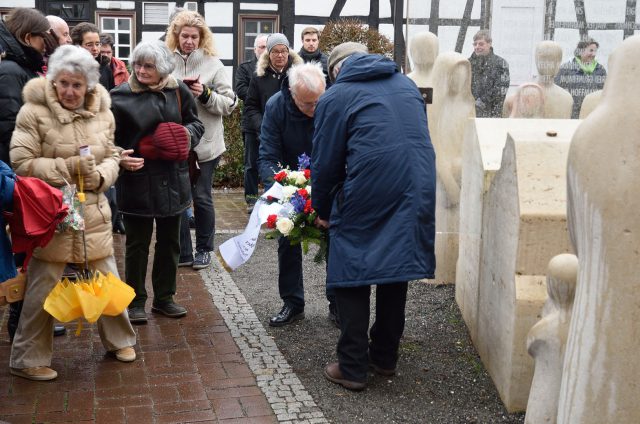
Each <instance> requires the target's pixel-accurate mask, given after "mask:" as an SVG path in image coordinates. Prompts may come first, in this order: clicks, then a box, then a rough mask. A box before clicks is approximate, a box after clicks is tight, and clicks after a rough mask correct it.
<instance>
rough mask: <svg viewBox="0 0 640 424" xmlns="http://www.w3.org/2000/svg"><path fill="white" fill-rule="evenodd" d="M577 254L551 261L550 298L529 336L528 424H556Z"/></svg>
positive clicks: (573, 292)
mask: <svg viewBox="0 0 640 424" xmlns="http://www.w3.org/2000/svg"><path fill="white" fill-rule="evenodd" d="M577 274H578V258H577V257H576V256H575V255H572V254H568V253H565V254H562V255H557V256H555V257H554V258H553V259H551V261H549V267H548V271H547V294H548V296H549V297H548V298H547V301H546V302H545V305H544V311H543V317H542V319H541V320H540V321H538V323H537V324H536V325H534V326H533V327H532V328H531V331H529V335H528V336H527V352H529V355H531V356H532V357H533V359H534V361H535V371H534V373H533V382H532V383H531V391H530V392H529V402H528V403H527V414H526V416H525V420H524V422H525V424H540V423H548V424H555V422H556V415H557V414H558V396H559V394H560V382H561V380H562V363H563V359H564V350H565V345H566V343H567V334H568V333H569V323H570V322H571V311H572V309H573V297H574V294H575V289H576V278H577Z"/></svg>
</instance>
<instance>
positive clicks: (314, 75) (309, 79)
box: [287, 61, 327, 93]
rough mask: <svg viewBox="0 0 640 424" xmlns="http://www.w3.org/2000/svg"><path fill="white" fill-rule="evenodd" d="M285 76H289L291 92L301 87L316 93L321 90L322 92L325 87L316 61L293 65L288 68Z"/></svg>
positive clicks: (323, 78)
mask: <svg viewBox="0 0 640 424" xmlns="http://www.w3.org/2000/svg"><path fill="white" fill-rule="evenodd" d="M287 75H288V76H289V88H290V89H291V90H292V91H295V88H296V87H300V86H303V87H306V88H307V89H309V90H310V91H313V92H314V93H317V92H318V91H321V90H322V91H324V89H325V87H326V85H327V82H326V80H325V76H324V73H323V72H322V65H321V64H320V63H319V62H316V61H311V62H308V63H301V64H299V65H293V66H292V67H291V68H289V71H288V72H287Z"/></svg>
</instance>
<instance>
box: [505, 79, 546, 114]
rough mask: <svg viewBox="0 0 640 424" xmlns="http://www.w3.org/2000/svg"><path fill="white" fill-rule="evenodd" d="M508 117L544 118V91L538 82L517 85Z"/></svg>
mask: <svg viewBox="0 0 640 424" xmlns="http://www.w3.org/2000/svg"><path fill="white" fill-rule="evenodd" d="M509 118H527V119H530V118H544V91H543V90H542V88H541V87H540V86H539V85H538V84H534V83H526V84H522V85H521V86H520V87H518V90H517V91H516V94H515V96H514V97H513V105H512V108H511V114H510V115H509Z"/></svg>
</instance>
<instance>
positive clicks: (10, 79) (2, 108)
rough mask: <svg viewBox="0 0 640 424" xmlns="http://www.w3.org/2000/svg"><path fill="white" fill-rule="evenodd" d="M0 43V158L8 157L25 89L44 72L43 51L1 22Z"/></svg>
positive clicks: (7, 158) (5, 158) (7, 159)
mask: <svg viewBox="0 0 640 424" xmlns="http://www.w3.org/2000/svg"><path fill="white" fill-rule="evenodd" d="M0 45H2V48H3V49H4V50H5V52H6V56H5V57H4V59H2V62H0V160H2V161H3V162H5V163H11V162H10V160H9V143H10V142H11V134H12V133H13V129H14V128H15V126H16V116H17V115H18V111H19V110H20V108H21V107H22V89H23V88H24V86H25V85H26V84H27V82H28V81H29V80H30V79H32V78H35V77H37V76H38V73H39V72H42V66H43V65H44V62H43V61H42V55H41V54H40V53H38V52H37V51H36V50H35V49H33V48H31V47H28V46H23V45H22V44H20V43H19V42H18V40H16V38H15V37H14V36H13V35H12V34H11V33H10V32H9V30H7V28H6V27H5V25H4V23H2V22H0Z"/></svg>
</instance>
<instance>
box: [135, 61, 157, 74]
mask: <svg viewBox="0 0 640 424" xmlns="http://www.w3.org/2000/svg"><path fill="white" fill-rule="evenodd" d="M133 68H134V69H140V68H144V70H145V71H147V72H153V71H155V70H156V69H157V68H156V65H154V64H153V63H134V64H133Z"/></svg>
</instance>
